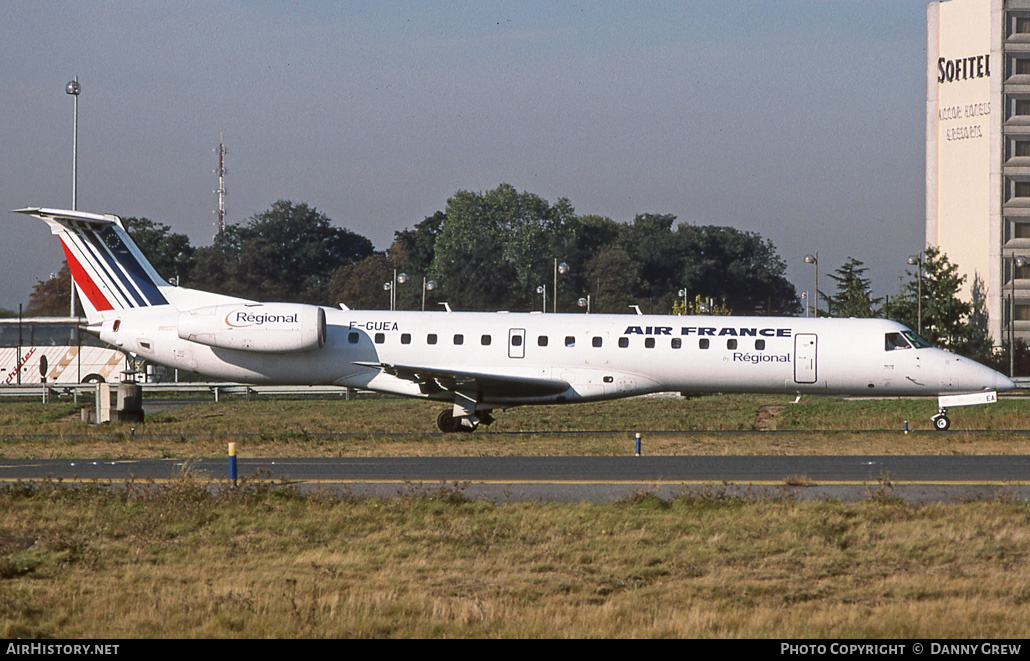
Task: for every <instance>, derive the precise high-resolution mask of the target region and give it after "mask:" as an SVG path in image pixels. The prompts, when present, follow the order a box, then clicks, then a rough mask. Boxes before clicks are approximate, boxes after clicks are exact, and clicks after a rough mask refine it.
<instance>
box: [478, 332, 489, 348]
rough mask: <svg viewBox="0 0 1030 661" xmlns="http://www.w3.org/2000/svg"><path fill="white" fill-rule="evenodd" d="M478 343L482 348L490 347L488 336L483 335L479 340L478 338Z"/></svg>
mask: <svg viewBox="0 0 1030 661" xmlns="http://www.w3.org/2000/svg"><path fill="white" fill-rule="evenodd" d="M479 342H480V344H482V345H483V346H484V347H488V346H490V336H489V335H484V336H482V337H481V338H479Z"/></svg>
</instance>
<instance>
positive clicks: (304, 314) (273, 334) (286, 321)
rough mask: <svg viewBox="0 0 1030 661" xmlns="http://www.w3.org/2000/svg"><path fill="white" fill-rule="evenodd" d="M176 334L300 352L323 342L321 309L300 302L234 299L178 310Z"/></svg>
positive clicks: (214, 343)
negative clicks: (236, 301) (259, 301)
mask: <svg viewBox="0 0 1030 661" xmlns="http://www.w3.org/2000/svg"><path fill="white" fill-rule="evenodd" d="M176 328H177V330H178V333H179V337H180V338H182V339H184V340H189V341H190V342H198V343H200V344H206V345H208V346H210V347H219V348H221V349H238V350H240V351H259V352H263V353H300V352H302V351H314V350H315V349H321V348H322V347H323V346H325V333H326V330H325V310H323V309H322V308H320V307H317V306H315V305H303V304H301V303H250V304H246V303H238V304H228V305H215V306H212V307H207V308H198V309H196V310H189V311H188V312H180V313H179V320H178V324H177V327H176Z"/></svg>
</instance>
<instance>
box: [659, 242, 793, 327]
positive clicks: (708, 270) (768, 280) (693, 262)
mask: <svg viewBox="0 0 1030 661" xmlns="http://www.w3.org/2000/svg"><path fill="white" fill-rule="evenodd" d="M671 240H672V241H674V242H675V244H674V245H675V246H676V248H677V252H678V253H679V255H680V261H679V264H680V276H679V278H678V280H679V282H680V283H681V284H680V287H685V288H686V289H687V291H688V292H689V293H690V294H691V295H700V296H701V297H702V298H705V299H708V298H711V299H712V300H713V301H722V302H723V304H724V305H725V306H727V307H728V308H729V309H731V310H732V311H733V313H734V314H766V315H792V314H797V313H798V312H799V311H800V310H801V306H800V304H799V303H798V295H797V291H796V290H795V289H794V285H793V284H791V282H790V281H789V280H787V277H786V272H787V264H786V262H784V261H783V258H781V257H780V256H779V254H778V253H777V252H776V247H775V246H774V245H773V244H772V242H771V241H768V240H766V239H763V238H762V237H761V236H760V235H759V234H756V233H754V232H742V231H740V230H738V229H735V228H732V227H721V226H716V225H689V224H681V225H679V226H678V227H677V228H676V232H675V237H672V239H671Z"/></svg>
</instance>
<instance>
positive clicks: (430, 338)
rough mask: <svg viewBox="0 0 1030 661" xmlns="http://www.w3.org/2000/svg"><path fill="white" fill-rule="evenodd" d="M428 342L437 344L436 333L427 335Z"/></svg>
mask: <svg viewBox="0 0 1030 661" xmlns="http://www.w3.org/2000/svg"><path fill="white" fill-rule="evenodd" d="M426 344H436V333H430V334H429V335H426Z"/></svg>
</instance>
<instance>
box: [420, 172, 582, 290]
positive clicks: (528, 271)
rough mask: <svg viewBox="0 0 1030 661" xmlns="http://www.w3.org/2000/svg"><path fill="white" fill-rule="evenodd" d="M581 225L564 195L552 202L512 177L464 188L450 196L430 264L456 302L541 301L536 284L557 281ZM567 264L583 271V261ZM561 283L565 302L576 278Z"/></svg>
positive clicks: (574, 270) (576, 271) (573, 288)
mask: <svg viewBox="0 0 1030 661" xmlns="http://www.w3.org/2000/svg"><path fill="white" fill-rule="evenodd" d="M577 227H578V219H577V218H576V216H575V212H574V210H573V208H572V205H571V204H570V203H569V201H568V200H565V199H561V200H559V201H558V202H557V203H556V204H554V205H551V204H549V203H548V202H547V201H546V200H544V199H542V198H540V197H538V196H536V195H533V194H532V193H519V192H518V191H516V190H515V188H514V187H513V186H511V185H510V184H501V185H500V186H498V187H497V188H496V189H494V190H491V191H487V192H485V193H471V192H468V191H459V192H457V193H455V194H454V195H453V196H452V197H451V198H450V199H449V200H447V211H446V217H445V219H444V221H443V223H442V226H441V229H440V232H439V234H438V235H437V237H436V242H435V244H434V255H433V265H432V268H431V271H432V272H433V273H434V274H436V275H437V276H438V277H439V278H440V279H441V281H442V282H443V283H444V286H445V287H447V291H448V299H449V301H450V304H451V306H452V307H454V308H455V309H471V310H518V309H522V310H525V309H531V308H536V301H537V299H536V294H535V292H536V288H537V287H538V286H539V285H541V284H545V285H546V283H550V282H552V281H553V277H554V276H553V271H554V260H555V259H558V260H559V261H568V260H567V257H566V256H567V255H568V254H569V253H570V252H571V251H572V250H573V249H574V247H575V236H576V230H577ZM569 263H570V264H571V265H572V273H573V274H577V273H578V272H579V270H580V269H579V268H578V267H579V264H578V263H574V262H573V261H570V262H569ZM560 284H561V283H560ZM552 288H553V287H548V289H549V290H550V289H552ZM563 289H564V297H565V299H564V300H565V301H566V305H567V301H568V300H569V299H570V298H572V297H573V296H574V295H575V296H578V294H577V293H576V292H577V291H578V290H579V287H578V286H577V285H575V284H570V283H568V282H565V283H564V287H563ZM560 300H561V299H560Z"/></svg>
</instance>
